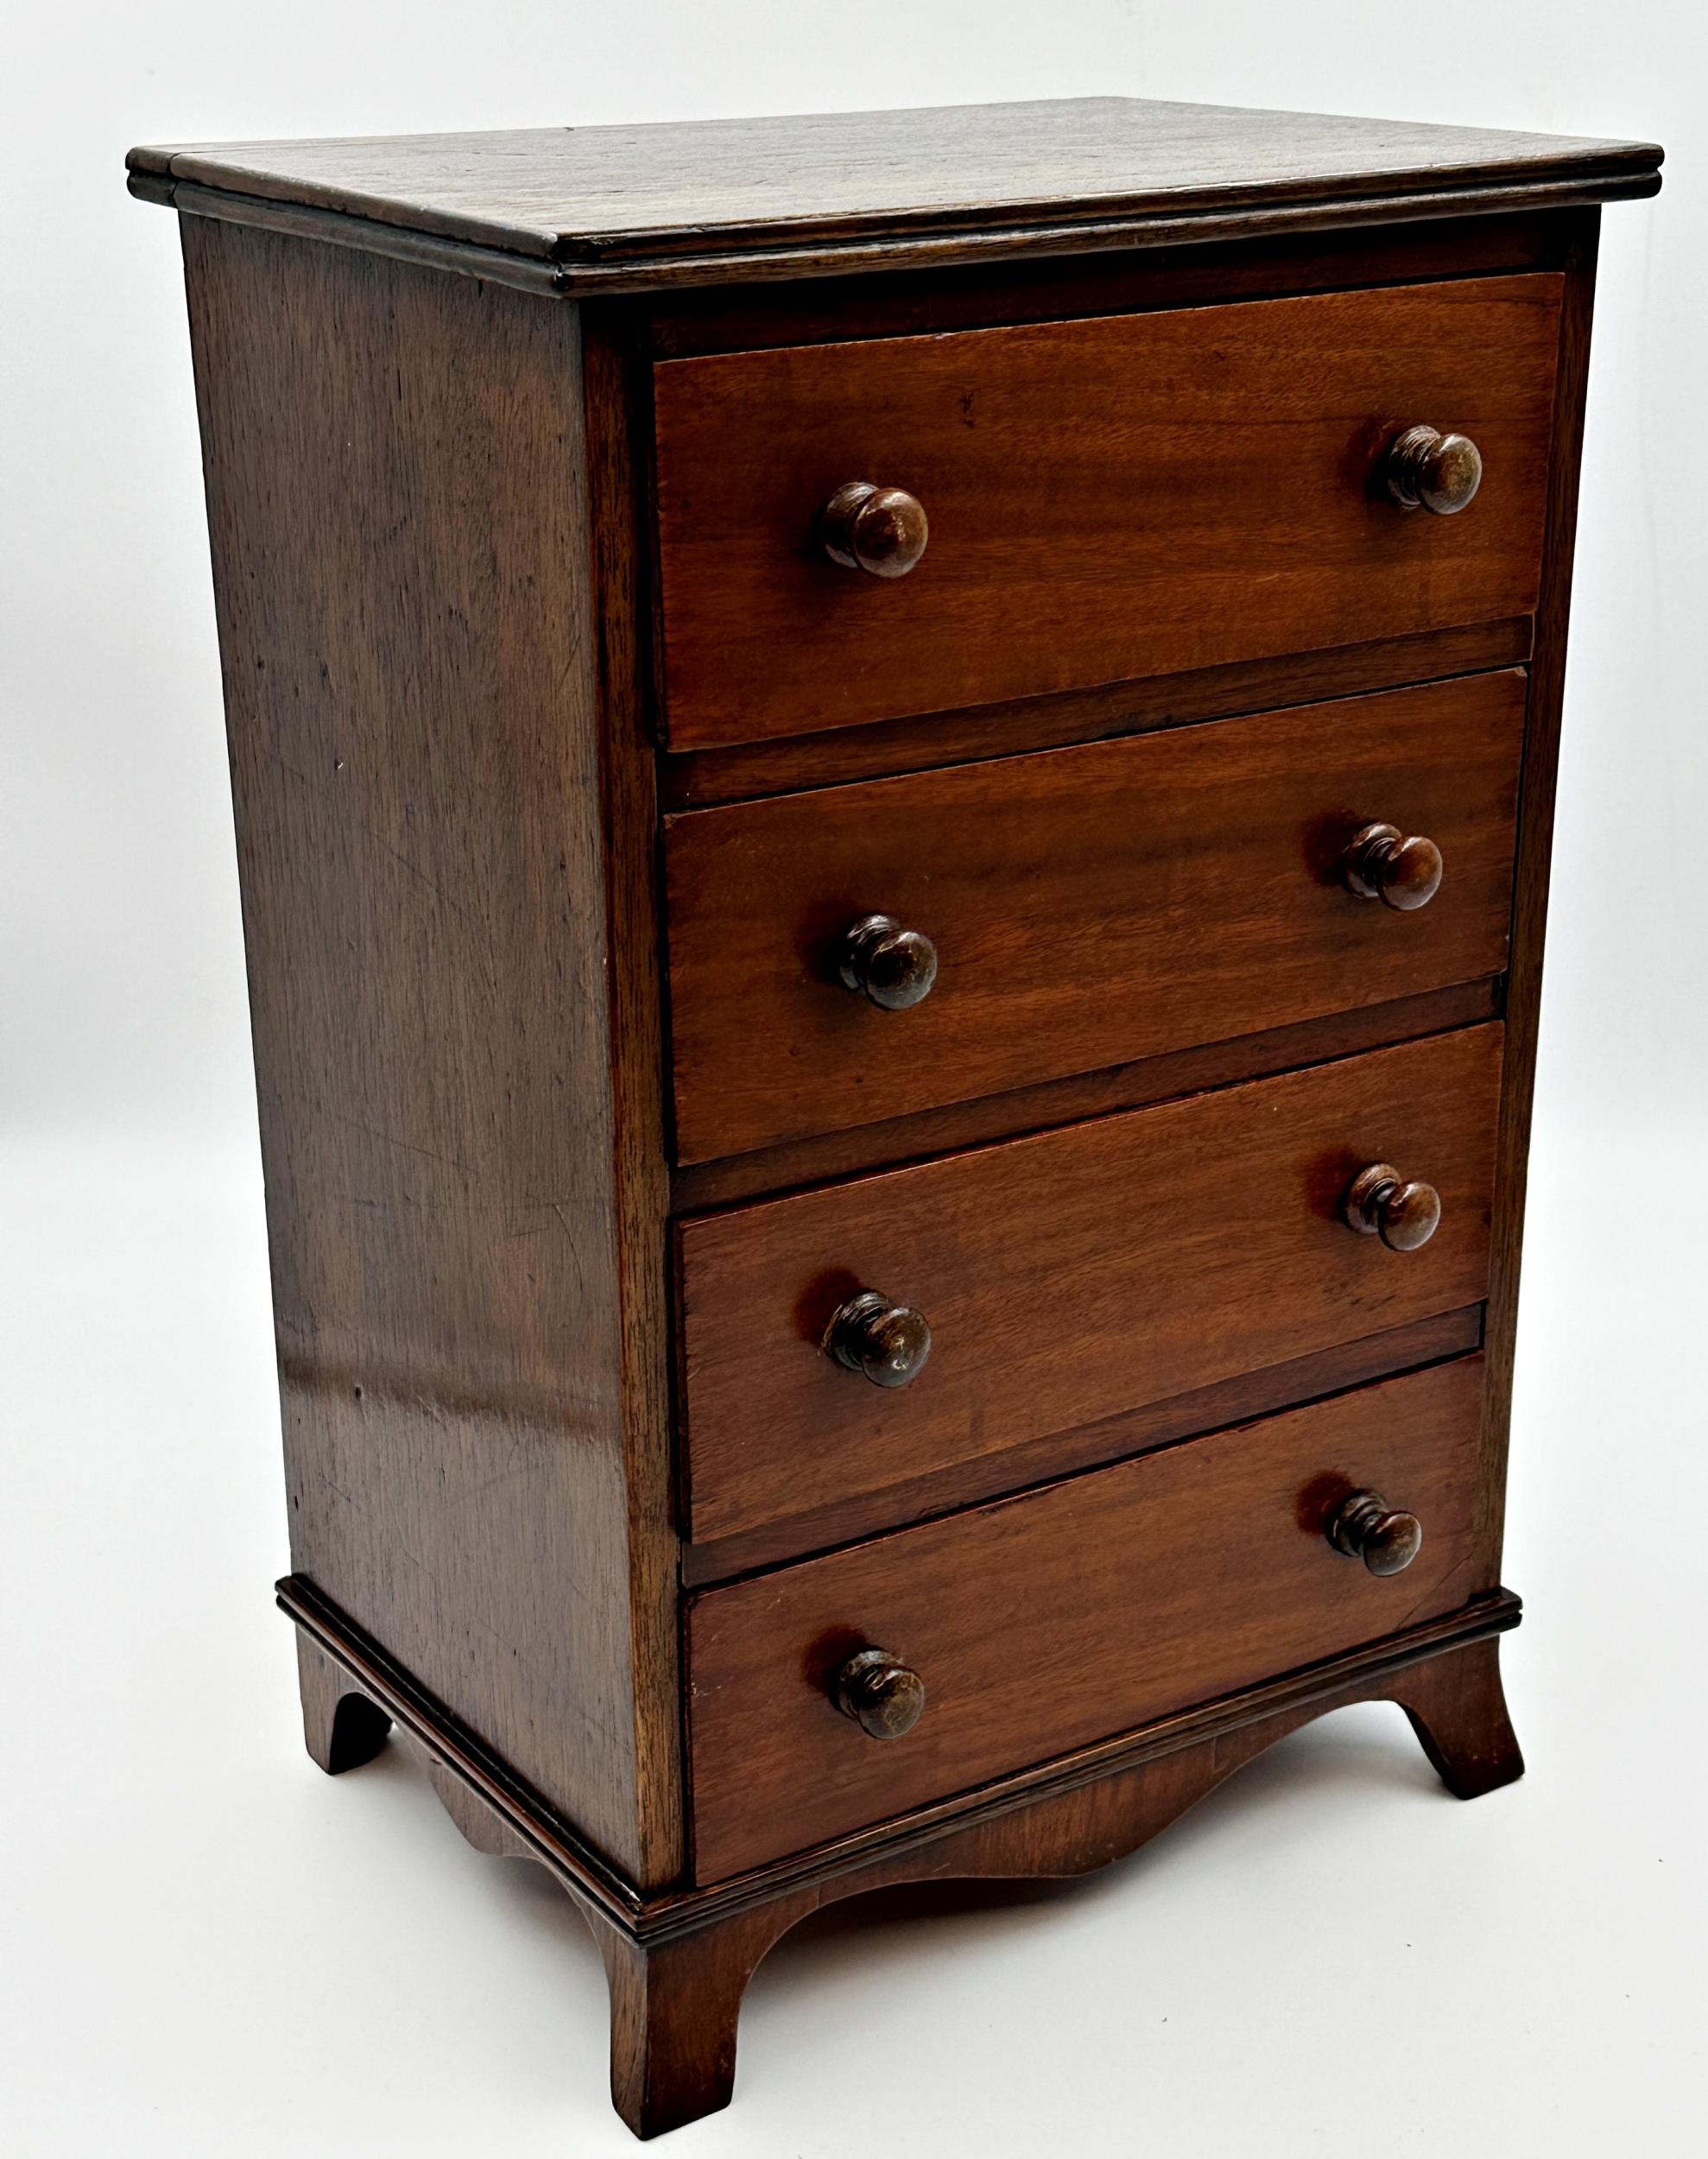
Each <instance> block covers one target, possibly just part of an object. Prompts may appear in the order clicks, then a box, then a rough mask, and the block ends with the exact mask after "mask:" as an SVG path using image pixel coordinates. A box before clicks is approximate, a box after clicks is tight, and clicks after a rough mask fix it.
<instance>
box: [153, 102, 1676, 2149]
mask: <svg viewBox="0 0 1708 2159" xmlns="http://www.w3.org/2000/svg"><path fill="white" fill-rule="evenodd" d="M1660 155H1661V153H1660V152H1659V150H1658V149H1654V147H1652V146H1647V145H1641V144H1621V143H1609V142H1589V141H1578V140H1566V139H1557V138H1553V137H1540V136H1522V135H1508V134H1497V133H1490V132H1486V131H1471V130H1456V129H1447V128H1431V127H1421V126H1413V125H1397V124H1389V123H1378V122H1366V121H1355V120H1345V119H1330V118H1320V117H1308V116H1302V115H1297V114H1279V113H1256V112H1245V111H1219V110H1211V109H1208V108H1203V107H1194V106H1188V105H1171V104H1150V103H1142V102H1136V101H1130V100H1125V99H1097V100H1087V101H1083V102H1076V103H1068V104H1031V105H1014V106H993V107H985V108H968V109H965V110H952V111H934V112H922V111H921V112H899V113H876V114H864V115H855V116H845V117H820V118H814V119H802V120H768V121H755V122H750V123H707V124H695V125H688V126H674V127H657V128H605V129H591V130H570V129H561V130H546V129H542V130H531V131H527V132H522V133H515V134H502V135H485V136H479V135H474V136H437V137H431V136H428V137H405V138H399V139H396V140H387V141H364V142H303V143H288V144H275V145H266V144H260V145H256V144H248V145H235V146H227V147H225V148H216V149H175V150H139V151H136V152H134V153H133V154H132V156H131V159H130V167H131V186H132V187H133V188H134V189H135V191H136V193H139V194H142V195H144V196H146V197H148V198H149V199H155V200H158V201H162V202H167V203H170V204H172V205H174V206H175V207H176V208H177V210H178V211H179V212H180V217H181V221H182V233H183V244H184V253H185V259H186V265H187V276H188V289H189V302H190V314H191V323H192V329H193V345H194V353H195V364H196V376H197V385H198V392H199V403H200V413H201V423H202V434H203V443H204V451H205V459H206V482H207V497H208V505H209V520H210V527H211V534H212V554H213V568H214V578H215V585H216V590H217V595H218V621H219V635H220V643H221V651H222V655H223V666H224V674H225V700H226V710H227V717H228V721H229V731H230V741H231V767H232V775H233V784H234V792H235V798H236V807H237V836H238V845H239V860H240V866H241V871H242V883H243V896H244V919H245V928H246V934H247V942H248V954H249V967H250V988H251V997H252V1007H253V1015H254V1031H255V1054H256V1068H257V1074H258V1082H259V1092H260V1104H261V1124H262V1137H263V1151H264V1160H265V1167H266V1175H267V1200H268V1219H269V1235H270V1241H271V1251H272V1268H273V1283H274V1293H275V1307H276V1316H277V1332H278V1349H279V1364H280V1372H281V1379H282V1400H283V1410H284V1426H285V1452H286V1463H287V1472H288V1496H289V1520H290V1535H291V1554H292V1567H293V1572H292V1573H291V1574H290V1575H289V1576H288V1578H287V1579H286V1580H284V1581H283V1582H282V1583H281V1584H280V1585H279V1597H280V1600H281V1602H282V1605H283V1606H284V1609H285V1610H286V1611H287V1612H288V1614H289V1616H290V1618H291V1619H292V1620H293V1621H294V1624H295V1627H296V1630H297V1637H298V1643H299V1648H300V1664H301V1676H302V1698H303V1708H304V1714H305V1719H306V1725H307V1738H308V1745H309V1749H310V1751H311V1752H312V1753H313V1756H314V1757H315V1759H316V1760H317V1761H318V1762H319V1763H320V1764H321V1765H322V1767H323V1768H325V1769H326V1770H332V1771H334V1772H336V1771H338V1770H344V1769H347V1768H350V1767H351V1766H353V1765H355V1764H356V1763H359V1762H361V1761H364V1760H365V1759H367V1758H368V1757H370V1755H371V1754H372V1753H373V1752H374V1751H376V1748H377V1747H378V1746H379V1745H380V1744H382V1742H383V1739H384V1738H385V1736H386V1734H387V1732H388V1731H389V1729H390V1728H392V1727H393V1726H395V1728H396V1730H397V1732H399V1734H400V1735H401V1736H402V1738H403V1739H404V1740H405V1741H406V1742H407V1743H408V1744H409V1745H410V1746H411V1748H412V1749H414V1751H417V1752H418V1753H419V1754H420V1755H421V1757H422V1759H423V1760H424V1762H425V1764H426V1767H427V1773H428V1774H429V1775H430V1776H431V1777H432V1779H433V1783H434V1785H435V1787H436V1789H437V1790H438V1791H439V1793H440V1796H441V1797H442V1798H443V1800H444V1801H445V1804H446V1807H447V1808H449V1809H450V1811H451V1813H452V1815H453V1816H454V1817H455V1819H456V1820H457V1822H458V1823H459V1826H460V1827H462V1828H463V1830H464V1831H465V1833H466V1834H467V1835H468V1836H469V1837H471V1839H473V1840H474V1842H475V1843H476V1844H477V1845H478V1846H481V1847H482V1848H483V1849H484V1850H487V1851H490V1852H497V1853H503V1854H506V1855H509V1856H514V1857H521V1858H528V1859H531V1860H535V1861H537V1862H538V1863H539V1864H541V1865H543V1866H545V1867H547V1869H549V1870H550V1871H551V1872H552V1873H553V1874H554V1876H555V1877H556V1878H557V1879H558V1880H559V1881H560V1883H561V1884H562V1885H563V1886H564V1888H565V1889H566V1890H568V1891H569V1893H570V1894H571V1896H572V1897H573V1898H574V1899H575V1901H576V1903H578V1905H579V1907H580V1909H582V1910H583V1911H584V1912H585V1915H586V1916H587V1918H588V1920H589V1922H590V1923H591V1926H592V1928H593V1931H594V1933H595V1934H596V1936H597V1937H598V1941H599V1943H600V1945H601V1947H602V1950H603V1952H604V1958H605V1961H606V1965H607V1967H608V1970H609V1973H610V1986H611V1998H612V2055H611V2059H612V2085H613V2092H614V2095H615V2099H616V2102H617V2106H618V2108H619V2109H620V2111H621V2112H622V2113H623V2116H624V2118H626V2119H627V2120H628V2121H629V2124H631V2125H632V2126H633V2127H634V2128H635V2129H636V2131H638V2132H639V2133H640V2134H642V2135H643V2136H645V2135H651V2134H653V2133H655V2132H657V2131H661V2130H666V2129H668V2128H671V2127H673V2126H675V2125H677V2124H680V2123H683V2122H686V2121H688V2120H691V2119H693V2118H694V2117H696V2116H698V2115H700V2114H703V2113H705V2112H708V2111H709V2110H711V2109H712V2108H714V2107H717V2106H718V2105H723V2104H724V2102H725V2101H726V2100H727V2099H728V2097H729V2095H730V2090H731V2080H732V2077H733V2074H734V2059H735V2027H736V2017H737V2008H738V2004H739V2002H740V1998H741V1994H742V1991H743V1986H744V1985H745V1983H746V1980H747V1979H748V1977H749V1975H750V1972H751V1971H752V1970H753V1968H754V1966H755V1965H756V1963H757V1962H758V1960H759V1959H760V1958H761V1957H762V1955H763V1954H764V1953H765V1951H766V1950H767V1949H768V1948H769V1947H770V1945H771V1944H772V1943H773V1942H774V1941H775V1940H776V1939H777V1938H778V1936H779V1935H780V1934H782V1933H783V1932H784V1931H785V1930H786V1929H787V1928H788V1927H790V1926H791V1925H792V1924H794V1922H795V1921H797V1920H798V1919H800V1918H801V1917H802V1916H804V1915H806V1914H807V1913H809V1912H811V1911H813V1910H814V1909H818V1908H819V1906H821V1905H822V1904H824V1903H826V1902H827V1901H829V1900H831V1899H833V1898H838V1897H843V1896H849V1895H851V1894H852V1893H854V1892H856V1891H857V1890H864V1889H867V1888H870V1887H873V1886H875V1885H878V1884H890V1883H896V1882H904V1881H909V1880H918V1879H924V1878H928V1877H947V1876H973V1877H978V1876H990V1877H994V1876H1005V1875H1009V1876H1011V1875H1052V1874H1061V1875H1065V1874H1070V1873H1073V1872H1075V1871H1080V1870H1083V1869H1085V1868H1089V1867H1093V1866H1097V1865H1101V1864H1103V1863H1104V1862H1105V1861H1107V1860H1110V1859H1111V1858H1115V1857H1117V1855H1119V1854H1121V1853H1123V1852H1127V1851H1129V1850H1130V1849H1131V1848H1132V1847H1134V1846H1136V1845H1137V1844H1139V1843H1140V1842H1141V1841H1142V1839H1145V1838H1146V1837H1148V1836H1149V1835H1150V1834H1151V1833H1153V1832H1154V1831H1155V1830H1156V1829H1158V1828H1160V1827H1161V1826H1163V1825H1164V1824H1165V1823H1166V1822H1167V1821H1168V1820H1171V1819H1172V1818H1173V1816H1174V1815H1176V1814H1178V1813H1179V1812H1180V1810H1181V1809H1182V1808H1184V1807H1186V1805H1188V1804H1189V1803H1190V1802H1191V1801H1192V1800H1194V1799H1195V1798H1197V1797H1199V1795H1202V1794H1203V1793H1204V1792H1205V1791H1207V1790H1208V1789H1210V1788H1211V1786H1212V1785H1213V1784H1215V1783H1216V1782H1218V1781H1219V1780H1220V1779H1221V1778H1222V1777H1224V1776H1226V1775H1227V1774H1228V1773H1229V1772H1230V1770H1233V1769H1235V1768H1237V1766H1238V1765H1239V1764H1240V1763H1243V1761H1245V1760H1247V1759H1249V1757H1251V1756H1252V1755H1254V1754H1255V1753H1256V1752H1257V1751H1259V1750H1261V1749H1262V1748H1263V1747H1265V1746H1267V1745H1268V1744H1269V1743H1270V1742H1271V1741H1273V1740H1274V1739H1275V1738H1278V1737H1279V1736H1281V1734H1283V1733H1285V1732H1287V1731H1289V1730H1291V1729H1293V1728H1294V1726H1296V1725H1299V1724H1300V1723H1301V1722H1303V1721H1304V1720H1306V1719H1309V1718H1313V1717H1315V1716H1318V1715H1319V1714H1321V1713H1324V1712H1325V1711H1327V1710H1330V1709H1332V1708H1334V1707H1336V1706H1339V1705H1341V1704H1344V1703H1347V1702H1352V1701H1358V1700H1370V1699H1384V1700H1394V1701H1396V1702H1398V1703H1400V1704H1401V1705H1402V1706H1403V1707H1404V1708H1405V1709H1406V1710H1407V1711H1408V1713H1409V1714H1410V1716H1411V1719H1412V1722H1413V1724H1414V1725H1415V1727H1416V1729H1417V1732H1418V1735H1419V1738H1420V1739H1421V1741H1422V1744H1423V1745H1424V1747H1425V1749H1426V1751H1427V1752H1428V1754H1429V1757H1430V1758H1431V1760H1432V1761H1433V1763H1434V1764H1435V1765H1436V1767H1437V1768H1438V1769H1439V1771H1440V1773H1441V1775H1442V1776H1443V1778H1444V1779H1445V1782H1446V1783H1447V1785H1448V1786H1449V1788H1450V1789H1452V1791H1454V1792H1456V1793H1458V1795H1461V1796H1462V1797H1467V1798H1468V1797H1471V1796H1473V1795H1477V1794H1478V1793H1481V1792H1484V1791H1487V1790H1489V1789H1490V1788H1492V1787H1494V1786H1496V1785H1499V1784H1502V1783H1504V1782H1508V1781H1509V1780H1510V1779H1511V1778H1513V1777H1515V1776H1517V1775H1518V1774H1519V1771H1520V1768H1521V1763H1520V1758H1519V1753H1518V1749H1517V1746H1516V1744H1515V1740H1514V1738H1513V1734H1512V1731H1511V1728H1510V1725H1509V1722H1508V1719H1507V1713H1506V1709H1505V1706H1504V1703H1503V1701H1502V1692H1501V1685H1500V1679H1499V1674H1498V1668H1497V1649H1498V1642H1499V1637H1500V1636H1501V1634H1502V1631H1503V1630H1506V1629H1508V1628H1509V1627H1511V1626H1512V1625H1514V1624H1515V1623H1516V1620H1517V1618H1518V1605H1517V1602H1516V1600H1515V1598H1514V1597H1513V1596H1512V1595H1511V1594H1510V1593H1509V1591H1508V1590H1506V1589H1505V1588H1504V1587H1503V1586H1502V1579H1501V1538H1502V1496H1503V1485H1504V1470H1505V1458H1506V1451H1507V1430H1508V1406H1509V1383H1510V1374H1511V1365H1512V1352H1513V1340H1514V1329H1515V1316H1516V1308H1517V1294H1518V1265H1519V1249H1520V1243H1521V1223H1522V1214H1523V1200H1524V1164H1525V1149H1526V1142H1527V1135H1528V1122H1529V1108H1530V1097H1531V1080H1532V1073H1533V1070H1534V1061H1535V1046H1536V1024H1537V1010H1538V999H1539V992H1540V972H1541V964H1542V945H1543V926H1544V919H1545V915H1546V912H1547V882H1548V851H1549V826H1550V819H1551V814H1552V800H1553V783H1554V768H1555V750H1556V743H1557V738H1558V731H1559V714H1560V702H1561V687H1562V675H1563V668H1564V662H1565V648H1566V611H1567V598H1568V591H1569V586H1570V581H1571V567H1572V526H1573V516H1574V507H1575V497H1576V489H1577V472H1578V446H1579V441H1580V438H1581V433H1582V427H1583V420H1584V393H1585V370H1586V363H1587V357H1588V346H1589V332H1590V316H1591V291H1592V286H1593V280H1594V269H1595V254H1596V234H1597V219H1598V217H1599V207H1598V206H1599V205H1600V203H1601V202H1603V201H1604V200H1609V199H1616V198H1623V197H1634V196H1642V195H1647V194H1650V193H1653V192H1654V189H1655V187H1657V186H1658V184H1659V181H1658V175H1657V171H1656V168H1657V166H1658V163H1659V161H1660Z"/></svg>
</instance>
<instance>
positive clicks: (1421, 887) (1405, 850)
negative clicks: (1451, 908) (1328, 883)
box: [1340, 825, 1441, 915]
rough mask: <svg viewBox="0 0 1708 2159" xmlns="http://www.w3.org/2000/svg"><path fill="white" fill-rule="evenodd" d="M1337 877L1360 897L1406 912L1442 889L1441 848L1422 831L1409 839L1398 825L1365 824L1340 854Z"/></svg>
mask: <svg viewBox="0 0 1708 2159" xmlns="http://www.w3.org/2000/svg"><path fill="white" fill-rule="evenodd" d="M1340 877H1341V882H1342V883H1344V885H1345V887H1346V890H1348V891H1349V892H1356V893H1357V896H1358V897H1359V898H1360V899H1361V900H1380V901H1381V902H1382V905H1383V906H1384V907H1392V908H1397V909H1399V911H1400V913H1401V914H1402V915H1409V914H1411V913H1412V911H1413V910H1414V909H1416V908H1420V907H1427V906H1428V904H1429V902H1431V901H1432V900H1433V898H1434V897H1435V895H1436V894H1437V893H1438V892H1439V890H1441V850H1440V849H1439V847H1438V846H1437V845H1435V842H1434V841H1433V839H1424V838H1423V836H1422V834H1421V833H1414V835H1413V836H1412V837H1411V838H1410V839H1408V838H1407V837H1406V835H1405V834H1404V833H1401V830H1400V827H1399V826H1397V825H1366V826H1364V828H1363V831H1362V832H1361V833H1357V835H1356V836H1355V837H1354V839H1353V841H1352V844H1351V846H1350V847H1349V848H1348V849H1347V850H1346V852H1345V853H1344V855H1343V856H1342V857H1341V858H1340Z"/></svg>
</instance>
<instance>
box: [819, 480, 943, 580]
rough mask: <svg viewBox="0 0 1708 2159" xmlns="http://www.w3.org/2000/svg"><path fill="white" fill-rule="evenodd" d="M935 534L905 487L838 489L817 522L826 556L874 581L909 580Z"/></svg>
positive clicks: (864, 483) (857, 483) (858, 484)
mask: <svg viewBox="0 0 1708 2159" xmlns="http://www.w3.org/2000/svg"><path fill="white" fill-rule="evenodd" d="M930 536H931V528H930V525H929V523H928V522H927V517H926V514H925V511H924V510H923V508H922V507H921V506H920V503H918V502H917V501H916V500H915V499H914V497H913V496H911V495H910V494H909V493H908V491H907V489H906V488H905V487H879V486H876V484H874V483H873V482H872V481H870V480H851V481H849V483H848V484H847V485H846V486H845V487H838V489H837V491H836V492H835V494H834V495H832V497H831V498H830V500H829V501H828V502H827V503H826V504H825V507H824V510H822V512H821V513H820V515H819V543H820V545H821V546H822V547H823V548H824V551H825V553H826V555H827V556H828V557H829V558H830V560H832V562H834V563H835V564H837V566H838V567H839V568H841V569H845V570H863V571H865V572H866V573H867V574H868V575H869V576H870V577H906V576H907V574H908V571H909V570H912V569H914V568H916V567H918V564H919V561H920V557H921V556H922V555H923V554H924V553H925V548H926V542H927V540H928V539H929V538H930Z"/></svg>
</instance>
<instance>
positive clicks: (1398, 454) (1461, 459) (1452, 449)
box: [1381, 427, 1483, 517]
mask: <svg viewBox="0 0 1708 2159" xmlns="http://www.w3.org/2000/svg"><path fill="white" fill-rule="evenodd" d="M1381 471H1382V485H1383V487H1384V488H1386V490H1387V491H1388V499H1389V502H1392V503H1398V504H1399V506H1400V508H1401V510H1430V511H1432V512H1433V515H1434V516H1437V517H1457V516H1458V514H1459V512H1460V510H1464V509H1465V508H1466V507H1468V505H1469V504H1470V503H1471V498H1472V497H1473V496H1474V495H1475V494H1476V492H1477V489H1478V488H1479V487H1480V486H1481V485H1482V484H1483V453H1482V452H1481V451H1480V450H1479V449H1478V448H1477V445H1476V444H1475V443H1474V442H1473V441H1472V440H1471V437H1470V436H1469V435H1468V434H1442V433H1441V431H1440V430H1439V428H1438V427H1408V428H1407V429H1406V431H1405V433H1404V434H1401V435H1396V436H1395V439H1394V440H1393V441H1392V442H1390V443H1389V446H1388V447H1387V449H1386V450H1385V451H1384V452H1383V453H1382V467H1381Z"/></svg>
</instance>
